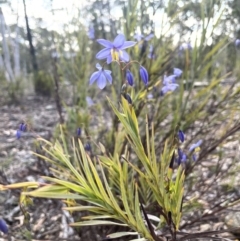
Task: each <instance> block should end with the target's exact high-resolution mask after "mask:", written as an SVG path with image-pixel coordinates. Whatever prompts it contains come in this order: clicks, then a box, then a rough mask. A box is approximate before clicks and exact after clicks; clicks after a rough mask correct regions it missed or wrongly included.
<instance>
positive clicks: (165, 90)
mask: <svg viewBox="0 0 240 241" xmlns="http://www.w3.org/2000/svg"><path fill="white" fill-rule="evenodd" d="M178 87H179V85H178V84H166V85H164V86H163V87H162V89H161V93H160V95H161V96H163V95H165V94H166V93H168V92H174V91H175V90H176V89H177V88H178Z"/></svg>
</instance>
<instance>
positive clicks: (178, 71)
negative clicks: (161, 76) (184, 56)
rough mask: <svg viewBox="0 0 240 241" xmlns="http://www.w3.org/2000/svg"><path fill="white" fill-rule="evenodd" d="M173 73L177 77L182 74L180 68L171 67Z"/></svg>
mask: <svg viewBox="0 0 240 241" xmlns="http://www.w3.org/2000/svg"><path fill="white" fill-rule="evenodd" d="M173 74H174V75H176V76H177V77H180V76H181V75H182V70H181V69H178V68H173Z"/></svg>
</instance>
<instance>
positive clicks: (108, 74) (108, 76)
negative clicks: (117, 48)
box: [104, 70, 112, 84]
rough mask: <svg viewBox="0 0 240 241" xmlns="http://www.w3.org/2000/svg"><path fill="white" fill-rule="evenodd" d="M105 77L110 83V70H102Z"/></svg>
mask: <svg viewBox="0 0 240 241" xmlns="http://www.w3.org/2000/svg"><path fill="white" fill-rule="evenodd" d="M104 74H105V77H106V79H107V81H108V82H109V83H110V84H112V76H111V71H110V70H104Z"/></svg>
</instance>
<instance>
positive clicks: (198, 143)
mask: <svg viewBox="0 0 240 241" xmlns="http://www.w3.org/2000/svg"><path fill="white" fill-rule="evenodd" d="M201 144H202V140H199V141H198V142H197V143H194V144H192V145H191V146H190V148H189V152H192V151H193V150H195V149H196V148H197V147H199V146H201Z"/></svg>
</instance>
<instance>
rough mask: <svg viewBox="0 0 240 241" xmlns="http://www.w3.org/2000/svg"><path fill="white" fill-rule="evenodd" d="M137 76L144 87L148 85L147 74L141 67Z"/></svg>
mask: <svg viewBox="0 0 240 241" xmlns="http://www.w3.org/2000/svg"><path fill="white" fill-rule="evenodd" d="M139 74H140V77H141V79H142V81H143V83H144V84H145V85H148V72H147V70H146V69H145V68H144V67H143V66H140V69H139Z"/></svg>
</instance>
